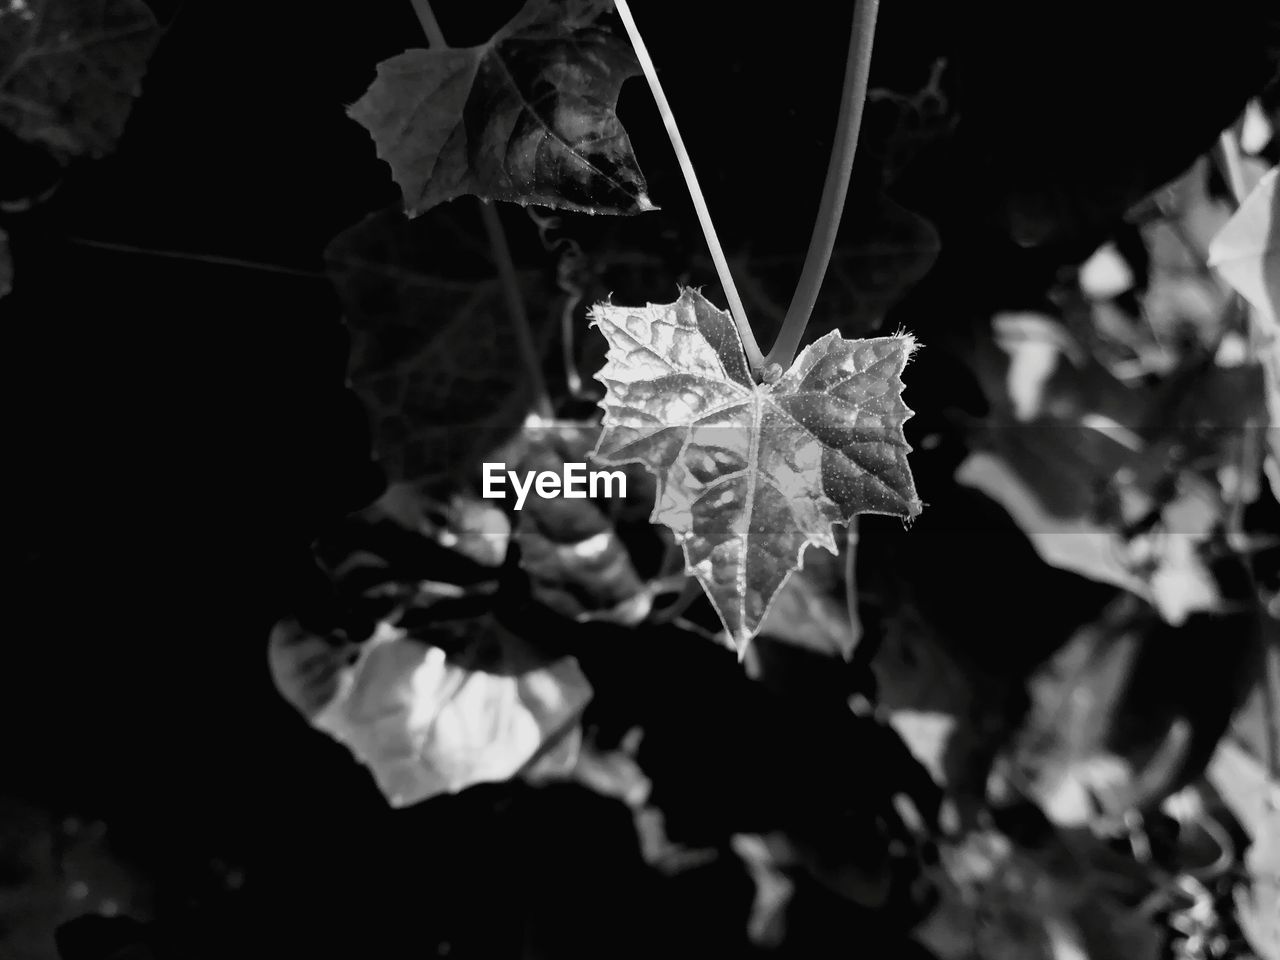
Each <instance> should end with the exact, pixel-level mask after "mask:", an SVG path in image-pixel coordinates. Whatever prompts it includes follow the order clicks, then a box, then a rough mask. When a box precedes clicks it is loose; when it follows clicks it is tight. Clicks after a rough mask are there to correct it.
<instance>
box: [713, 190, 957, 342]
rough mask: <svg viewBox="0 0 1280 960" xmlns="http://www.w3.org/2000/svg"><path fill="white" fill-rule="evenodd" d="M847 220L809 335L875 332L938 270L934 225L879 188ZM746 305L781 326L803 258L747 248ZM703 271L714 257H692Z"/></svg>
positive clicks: (743, 258)
mask: <svg viewBox="0 0 1280 960" xmlns="http://www.w3.org/2000/svg"><path fill="white" fill-rule="evenodd" d="M859 210H861V211H862V215H861V216H858V217H846V218H845V219H844V220H843V221H842V222H841V229H840V232H839V234H838V236H837V238H836V247H835V249H834V250H833V251H832V254H831V263H830V265H829V267H828V269H827V275H826V279H825V280H824V281H823V285H822V297H821V299H820V300H819V302H818V303H817V304H816V305H815V307H814V311H813V315H812V317H811V318H810V320H809V326H808V328H807V330H806V339H812V340H816V339H817V338H818V337H819V336H821V335H822V334H824V333H828V332H830V331H832V330H836V329H839V330H840V331H841V332H842V333H844V334H847V335H851V336H861V335H863V334H865V333H869V332H871V331H873V330H875V329H876V328H877V327H878V326H880V324H881V323H883V322H884V318H885V315H886V314H887V313H888V312H889V310H890V308H892V307H893V306H894V304H896V303H897V302H898V301H899V300H901V299H902V297H903V296H904V295H905V294H906V293H907V292H908V291H909V290H911V289H912V288H913V287H914V286H915V285H916V284H917V283H919V282H920V280H921V279H922V278H923V277H924V276H925V275H926V274H927V273H928V272H929V271H930V270H931V269H932V268H933V265H934V262H935V261H936V260H937V258H938V252H939V250H940V249H941V241H940V240H939V237H938V231H937V229H936V228H935V227H934V225H933V224H932V223H930V222H929V221H928V220H926V219H925V218H924V217H922V216H920V215H919V214H916V213H914V212H912V211H910V210H908V209H906V208H905V207H903V206H901V205H900V204H898V203H896V202H894V201H893V200H892V199H890V198H889V197H888V196H887V195H885V194H883V193H877V194H875V196H874V197H871V198H868V199H867V201H866V202H865V204H864V205H863V206H860V207H859ZM735 259H736V260H737V262H738V263H739V264H740V269H738V270H735V271H734V273H735V276H738V277H739V282H740V286H741V288H742V289H741V294H742V297H743V302H744V303H745V304H746V306H747V312H748V314H749V315H750V316H752V317H753V318H755V317H757V316H758V317H759V318H760V319H761V321H762V324H761V332H762V333H763V332H765V330H766V329H767V327H768V322H769V321H772V322H773V323H774V325H775V326H780V325H781V322H782V318H783V317H784V316H785V315H786V312H787V303H788V301H789V299H790V297H791V293H792V291H793V290H794V289H795V286H796V281H797V280H798V279H799V277H800V270H801V266H802V261H803V257H802V256H801V255H800V254H799V253H796V252H773V251H765V250H750V249H749V250H745V251H742V252H741V253H740V254H739V255H738V256H737V257H736V258H735ZM693 266H694V268H695V269H697V268H706V269H708V272H709V268H710V267H711V264H710V261H706V262H705V263H704V262H703V261H702V260H701V259H700V258H698V259H695V260H694V261H693Z"/></svg>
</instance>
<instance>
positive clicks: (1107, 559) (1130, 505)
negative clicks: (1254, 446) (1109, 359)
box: [955, 313, 1238, 623]
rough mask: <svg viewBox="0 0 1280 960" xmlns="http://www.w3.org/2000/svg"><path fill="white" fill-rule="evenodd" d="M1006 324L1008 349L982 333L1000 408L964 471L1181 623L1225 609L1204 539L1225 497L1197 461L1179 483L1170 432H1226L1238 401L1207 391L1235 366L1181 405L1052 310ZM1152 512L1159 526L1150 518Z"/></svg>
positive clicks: (1200, 374)
mask: <svg viewBox="0 0 1280 960" xmlns="http://www.w3.org/2000/svg"><path fill="white" fill-rule="evenodd" d="M994 332H995V338H994V339H995V341H996V343H997V344H998V346H999V347H1000V348H1002V349H1003V351H1004V352H1005V353H1007V354H1008V357H1007V360H1003V361H997V360H996V359H994V358H995V355H996V354H997V352H998V351H997V350H996V349H995V348H989V349H988V348H987V347H986V345H983V346H981V347H980V348H979V351H978V353H977V354H976V356H975V358H974V359H975V366H976V367H977V373H978V376H979V379H980V381H982V385H983V390H984V392H985V394H986V395H987V398H988V400H989V402H990V404H991V407H992V412H991V414H990V416H989V417H988V418H987V420H986V422H985V424H984V425H983V427H982V428H981V429H980V430H978V431H976V433H975V435H974V437H973V447H974V450H973V452H972V453H971V454H970V455H969V456H968V458H966V459H965V460H964V462H962V463H961V464H960V466H959V468H958V470H957V471H956V475H955V476H956V480H957V482H959V483H961V484H964V485H966V486H969V487H972V488H974V489H976V490H980V491H981V492H982V493H984V494H986V495H987V496H988V497H990V498H991V499H992V500H994V501H996V502H997V503H999V504H1000V505H1001V506H1002V507H1004V508H1005V510H1006V511H1008V513H1009V515H1010V516H1011V517H1012V518H1013V519H1014V521H1015V522H1016V523H1017V524H1018V526H1019V528H1021V530H1022V532H1023V533H1024V534H1025V535H1026V536H1027V538H1028V540H1030V541H1031V543H1032V545H1033V546H1034V547H1035V549H1036V551H1037V552H1038V553H1039V554H1040V556H1041V558H1042V559H1043V560H1044V561H1045V562H1046V563H1048V564H1050V565H1051V566H1054V567H1058V568H1060V569H1064V570H1070V571H1072V572H1074V573H1078V574H1080V575H1081V576H1085V577H1089V578H1091V579H1094V580H1097V581H1100V582H1103V583H1111V584H1115V585H1116V586H1119V587H1123V588H1124V589H1127V590H1130V591H1132V592H1134V593H1136V594H1138V595H1139V596H1142V597H1144V598H1145V599H1147V600H1148V601H1150V602H1151V603H1153V604H1154V605H1155V606H1156V607H1157V608H1158V609H1159V610H1160V612H1161V614H1162V615H1163V616H1164V617H1165V619H1166V620H1168V621H1169V622H1171V623H1180V622H1182V621H1183V620H1184V619H1185V618H1186V617H1187V615H1188V614H1190V613H1192V612H1194V611H1197V610H1214V609H1217V608H1218V605H1219V596H1218V590H1217V586H1216V584H1215V582H1214V580H1213V578H1212V576H1211V575H1210V573H1209V571H1208V567H1207V565H1206V564H1205V562H1204V561H1203V558H1202V557H1201V556H1200V554H1199V552H1198V549H1199V544H1201V543H1202V542H1204V541H1205V540H1206V539H1207V538H1208V536H1209V534H1210V532H1211V529H1212V526H1213V523H1214V522H1215V521H1216V519H1217V517H1218V515H1219V514H1220V513H1221V511H1222V502H1221V496H1220V493H1219V492H1218V491H1217V490H1216V488H1214V487H1213V485H1211V484H1210V483H1208V482H1207V481H1206V480H1205V479H1204V478H1201V477H1199V476H1198V475H1196V474H1195V473H1193V472H1191V471H1186V472H1184V473H1183V474H1182V475H1180V476H1174V477H1173V478H1172V481H1173V482H1172V484H1171V488H1170V489H1169V490H1164V489H1162V483H1163V482H1164V481H1166V480H1168V479H1169V474H1168V461H1169V458H1170V456H1169V447H1170V445H1177V444H1179V443H1185V444H1186V445H1187V446H1188V447H1189V446H1191V444H1192V438H1191V437H1190V436H1187V437H1183V436H1182V435H1181V433H1182V432H1183V431H1185V432H1187V433H1188V434H1191V433H1193V432H1194V430H1195V429H1196V428H1199V427H1201V426H1204V427H1212V428H1214V429H1212V430H1210V431H1209V432H1210V433H1211V434H1212V436H1213V437H1216V438H1220V437H1222V436H1224V435H1226V433H1227V431H1226V430H1225V429H1223V428H1224V427H1225V426H1226V425H1227V424H1229V423H1230V422H1232V421H1233V420H1234V419H1235V416H1237V415H1238V411H1234V410H1231V411H1220V410H1218V409H1215V408H1214V407H1213V405H1212V404H1209V403H1207V402H1204V401H1207V400H1208V399H1209V398H1211V397H1212V395H1213V394H1214V393H1216V392H1220V390H1221V388H1222V387H1223V386H1224V381H1225V380H1231V379H1235V378H1234V377H1231V376H1224V374H1226V373H1228V372H1227V371H1220V370H1218V369H1217V368H1213V367H1211V368H1209V370H1208V371H1207V372H1204V371H1197V377H1196V379H1195V380H1194V381H1193V382H1190V383H1184V384H1182V385H1181V386H1182V390H1181V391H1180V392H1181V394H1183V395H1190V394H1191V393H1192V392H1193V391H1194V394H1195V398H1196V399H1197V400H1198V401H1201V403H1199V404H1197V405H1196V406H1195V407H1194V408H1193V409H1192V410H1191V411H1190V413H1189V414H1185V415H1184V414H1183V413H1182V412H1181V411H1176V412H1177V413H1178V415H1177V416H1170V415H1169V412H1168V411H1167V410H1165V409H1164V408H1163V407H1161V406H1160V405H1159V403H1158V402H1157V401H1159V400H1160V396H1159V395H1158V394H1157V393H1156V392H1154V391H1152V390H1147V389H1139V388H1133V387H1130V386H1128V385H1126V384H1124V383H1122V382H1120V381H1119V380H1118V379H1117V378H1116V377H1115V376H1114V375H1113V374H1112V373H1110V372H1109V371H1108V370H1107V369H1106V368H1105V367H1104V366H1103V365H1102V364H1101V363H1099V362H1098V361H1097V360H1096V359H1095V358H1093V357H1092V356H1091V355H1089V354H1088V353H1087V352H1086V351H1085V350H1084V349H1083V347H1082V346H1080V345H1079V344H1078V343H1076V341H1075V340H1074V339H1073V338H1072V337H1071V336H1070V335H1069V333H1068V332H1067V331H1066V329H1065V328H1064V327H1063V326H1062V325H1061V324H1060V323H1058V322H1057V321H1055V320H1053V319H1052V318H1049V317H1043V316H1040V315H1038V314H1021V313H1019V314H1000V315H998V316H997V317H996V318H995V322H994ZM1223 412H1225V413H1226V414H1227V420H1226V421H1225V422H1223V421H1220V420H1219V419H1218V415H1219V414H1221V413H1223ZM1153 432H1155V434H1156V436H1155V440H1153V441H1152V442H1148V440H1147V435H1148V434H1151V433H1153ZM1157 440H1158V441H1159V442H1156V441H1157ZM1148 517H1149V518H1151V519H1152V521H1153V526H1154V527H1156V528H1158V529H1146V528H1144V527H1142V525H1141V521H1142V520H1143V519H1144V518H1148ZM1164 533H1172V534H1176V535H1175V536H1164V535H1163V534H1164Z"/></svg>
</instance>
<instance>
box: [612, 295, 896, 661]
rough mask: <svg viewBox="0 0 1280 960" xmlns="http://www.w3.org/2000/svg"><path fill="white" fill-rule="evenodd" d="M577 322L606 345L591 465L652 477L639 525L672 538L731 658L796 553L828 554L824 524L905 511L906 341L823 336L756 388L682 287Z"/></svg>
mask: <svg viewBox="0 0 1280 960" xmlns="http://www.w3.org/2000/svg"><path fill="white" fill-rule="evenodd" d="M592 319H593V321H594V324H595V326H597V327H599V328H600V330H601V332H603V333H604V335H605V337H606V338H607V339H608V341H609V354H608V359H607V361H606V363H605V366H604V368H603V369H602V370H601V371H600V373H599V374H597V379H599V380H600V381H601V382H602V383H603V384H604V385H605V388H606V395H605V398H604V400H602V401H601V406H602V407H603V408H604V411H605V416H604V429H603V431H602V433H601V435H600V441H599V443H598V444H597V445H596V449H595V451H594V453H593V456H594V458H595V460H596V461H597V462H599V463H604V464H622V463H633V462H636V463H642V464H644V465H645V466H647V467H648V468H649V469H650V470H651V471H652V472H653V473H654V475H655V476H656V477H657V480H658V488H657V495H656V501H655V506H654V511H653V517H652V519H653V521H654V522H661V523H664V524H666V525H667V526H668V527H670V528H671V530H672V531H673V532H674V533H675V535H676V537H677V539H678V540H679V541H680V542H681V545H682V546H683V548H684V554H685V561H686V564H687V566H688V568H689V570H690V572H691V573H693V574H694V575H695V576H696V577H697V578H698V580H699V582H701V584H702V586H703V588H704V589H705V590H706V592H707V595H708V596H709V597H710V599H711V602H712V603H713V604H714V605H715V608H716V611H717V612H718V613H719V615H720V619H721V621H722V622H723V623H724V626H725V628H726V629H727V630H728V631H729V635H730V636H731V637H732V639H733V641H734V645H735V646H736V647H737V649H738V651H739V653H740V654H741V653H742V652H743V651H745V649H746V644H747V643H748V641H749V640H750V639H751V637H752V636H754V635H755V633H756V631H757V630H758V629H759V628H760V624H761V621H762V620H763V619H764V616H765V614H766V613H767V612H768V609H769V605H770V603H771V602H772V601H773V599H774V597H775V596H776V595H777V593H778V591H779V590H780V589H781V588H782V586H783V585H784V584H785V583H786V581H787V578H788V577H789V576H790V575H791V573H792V571H794V570H795V569H797V568H798V567H799V566H800V565H801V564H802V561H803V552H804V549H805V547H807V546H808V545H809V544H817V545H819V546H822V547H825V548H826V549H827V550H829V551H830V552H831V553H833V554H834V553H836V549H837V548H836V540H835V538H834V536H833V535H832V530H831V525H832V524H833V523H845V522H847V521H848V520H849V519H850V518H851V517H853V516H854V515H856V514H859V513H880V514H888V515H891V516H897V517H903V518H906V519H910V518H912V517H914V516H916V515H917V514H918V513H919V512H920V509H921V503H920V499H919V498H918V497H917V496H916V490H915V483H914V481H913V480H912V477H911V470H910V467H909V466H908V464H907V453H908V452H909V451H910V449H911V448H910V446H908V444H907V441H906V438H905V437H904V436H903V433H902V425H903V423H905V422H906V420H907V419H908V418H909V417H910V416H911V410H910V409H908V408H907V406H906V404H904V403H903V401H902V386H903V385H902V380H901V374H902V369H903V367H904V366H905V365H906V362H907V358H908V357H909V356H910V355H911V352H912V350H913V349H914V347H915V341H914V339H912V338H911V337H910V336H908V335H898V336H892V337H878V338H875V339H871V340H846V339H844V338H843V337H841V336H840V335H839V334H838V333H836V332H834V331H833V332H831V333H829V334H827V335H826V336H824V337H823V338H821V339H820V340H818V341H816V342H815V343H813V344H811V345H810V346H808V347H806V348H805V349H804V351H802V352H801V354H800V355H799V356H798V357H797V358H796V360H795V363H794V364H792V366H791V369H790V370H788V371H786V372H785V373H784V374H782V375H781V376H780V377H777V378H776V379H774V380H773V381H772V382H770V383H766V384H757V383H756V382H755V380H754V378H753V377H752V375H751V372H750V369H749V368H748V366H747V360H746V357H745V354H744V353H743V349H742V341H741V339H740V338H739V336H738V331H737V328H736V327H735V326H734V323H733V320H732V319H731V318H730V316H729V314H727V313H726V312H724V311H723V310H719V309H717V308H716V307H715V306H714V305H713V304H711V303H710V302H709V301H707V300H706V299H705V298H704V297H703V296H702V295H701V294H700V293H698V292H697V291H695V290H691V289H685V290H683V291H682V292H681V295H680V299H679V300H677V301H676V302H675V303H669V304H649V305H648V306H646V307H618V306H613V305H611V304H597V305H596V306H595V308H594V309H593V310H592Z"/></svg>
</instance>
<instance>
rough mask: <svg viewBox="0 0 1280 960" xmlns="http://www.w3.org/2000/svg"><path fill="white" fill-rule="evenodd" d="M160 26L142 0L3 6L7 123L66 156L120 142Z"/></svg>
mask: <svg viewBox="0 0 1280 960" xmlns="http://www.w3.org/2000/svg"><path fill="white" fill-rule="evenodd" d="M159 40H160V27H159V25H158V24H157V23H156V20H155V16H154V15H153V14H152V13H151V10H150V8H148V7H147V5H146V4H145V3H143V2H141V0H94V2H85V0H11V2H9V3H7V4H5V5H3V6H0V123H3V124H4V125H5V126H6V127H8V128H9V129H10V130H12V131H13V132H14V133H16V134H17V135H18V136H19V137H21V138H22V139H23V140H27V141H29V142H32V143H39V144H43V145H44V146H45V147H48V148H49V149H50V150H51V151H53V152H54V153H55V154H57V155H59V156H62V157H78V156H90V157H101V156H103V155H105V154H107V153H110V152H111V151H112V150H113V149H115V145H116V142H117V141H118V140H119V139H120V134H121V133H122V132H123V131H124V125H125V121H126V120H127V119H128V117H129V110H130V108H131V107H132V105H133V99H134V97H136V96H137V95H138V90H139V85H140V83H141V81H142V75H143V73H144V72H145V71H146V66H147V60H148V58H149V57H150V56H151V52H152V51H153V50H154V49H155V45H156V43H157V42H159Z"/></svg>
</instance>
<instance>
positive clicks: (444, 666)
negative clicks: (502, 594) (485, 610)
mask: <svg viewBox="0 0 1280 960" xmlns="http://www.w3.org/2000/svg"><path fill="white" fill-rule="evenodd" d="M337 683H338V686H337V691H336V693H335V694H334V696H333V698H332V699H331V700H330V701H328V703H326V704H325V706H324V707H323V708H322V709H321V710H320V711H319V712H317V713H315V714H314V715H312V716H311V722H312V724H313V725H315V726H316V727H317V728H318V729H320V730H323V731H325V732H326V733H328V734H329V735H330V736H332V737H333V738H334V739H336V740H338V741H339V742H341V743H344V744H346V746H347V747H348V748H350V750H351V752H352V753H353V754H354V755H355V756H356V758H357V759H358V760H360V761H361V762H362V763H364V764H365V765H366V766H368V767H369V768H370V771H371V772H372V773H373V776H374V779H375V780H377V782H378V786H379V788H380V789H381V790H382V792H383V794H384V795H385V796H386V798H387V800H388V801H389V802H390V803H391V805H392V806H395V807H404V806H408V805H410V804H413V803H418V802H420V801H422V800H427V799H429V798H431V797H433V796H436V795H437V794H440V793H456V792H457V791H459V790H463V789H465V788H466V787H469V786H471V785H473V784H476V783H486V782H495V781H499V780H507V779H509V778H511V777H513V776H515V775H516V774H518V773H520V772H521V770H522V769H523V768H525V766H526V765H528V764H530V763H531V762H532V761H534V760H535V759H537V758H538V757H539V756H540V754H542V752H543V751H544V750H550V749H551V748H552V747H554V745H555V744H556V743H557V742H558V741H560V739H561V738H562V737H564V736H565V735H567V734H571V733H572V732H573V731H574V729H575V727H576V722H577V718H578V716H579V714H580V713H581V712H582V710H583V708H584V707H585V706H586V704H587V702H588V701H589V700H590V699H591V686H590V684H589V683H588V682H587V679H586V677H584V676H583V674H582V671H581V670H580V669H579V668H578V664H577V661H576V660H574V659H573V658H572V657H561V658H559V659H556V660H548V659H547V658H544V657H541V656H540V655H538V654H537V653H535V651H533V649H532V648H531V647H530V646H529V644H528V643H527V642H526V641H524V640H522V639H521V638H519V637H517V636H516V635H515V634H513V633H512V632H511V631H510V630H508V629H506V628H505V627H503V626H502V625H501V624H500V623H499V622H498V621H497V620H495V619H494V618H493V617H491V616H482V617H474V618H467V619H465V620H460V621H443V622H437V623H435V624H433V625H432V626H431V627H430V628H426V629H423V628H419V629H415V630H414V631H413V632H412V634H411V633H410V632H409V631H407V630H405V629H403V628H400V627H397V626H394V625H392V624H391V623H389V622H388V621H382V622H381V623H380V624H379V625H378V628H377V630H376V631H375V633H374V635H373V637H371V638H370V639H369V640H368V641H366V642H365V644H364V646H363V647H362V648H361V650H360V655H359V657H358V659H357V660H356V661H355V663H354V664H352V665H351V666H350V667H346V668H344V669H342V670H341V671H340V672H339V674H338V681H337ZM561 760H562V761H563V762H564V763H565V764H566V765H567V766H568V767H571V766H572V765H573V762H574V760H576V756H569V757H562V758H561ZM540 773H542V774H543V775H545V774H546V771H545V770H541V771H540Z"/></svg>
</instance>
